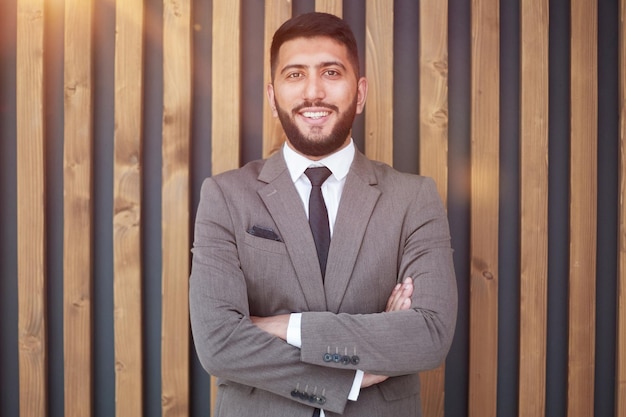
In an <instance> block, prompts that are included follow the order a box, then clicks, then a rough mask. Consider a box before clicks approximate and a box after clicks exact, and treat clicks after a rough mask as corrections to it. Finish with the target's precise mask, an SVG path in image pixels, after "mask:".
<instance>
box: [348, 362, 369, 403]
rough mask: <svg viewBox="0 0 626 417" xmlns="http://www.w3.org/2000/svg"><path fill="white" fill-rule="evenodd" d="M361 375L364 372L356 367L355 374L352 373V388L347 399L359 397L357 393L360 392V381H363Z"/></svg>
mask: <svg viewBox="0 0 626 417" xmlns="http://www.w3.org/2000/svg"><path fill="white" fill-rule="evenodd" d="M363 375H365V372H363V371H361V370H359V369H357V371H356V375H354V382H352V388H351V389H350V394H348V399H349V400H350V401H356V400H357V399H358V398H359V394H360V393H361V382H363Z"/></svg>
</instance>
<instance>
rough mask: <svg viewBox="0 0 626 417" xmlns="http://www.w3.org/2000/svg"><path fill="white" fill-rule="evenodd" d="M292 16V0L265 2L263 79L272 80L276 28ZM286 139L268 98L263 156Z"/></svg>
mask: <svg viewBox="0 0 626 417" xmlns="http://www.w3.org/2000/svg"><path fill="white" fill-rule="evenodd" d="M290 17H291V0H275V1H266V2H265V26H264V28H265V29H264V44H263V48H264V51H265V63H264V68H263V80H264V81H265V82H266V83H270V82H271V81H272V74H271V72H270V54H269V51H270V46H271V44H272V37H273V36H274V32H276V29H278V28H279V27H280V25H282V24H283V22H285V21H286V20H287V19H289V18H290ZM263 96H264V97H265V96H266V86H265V85H264V86H263ZM284 141H285V133H284V132H283V128H282V126H281V125H280V122H279V120H278V119H275V118H274V116H272V111H271V109H270V106H269V102H268V101H267V99H266V100H265V101H264V102H263V156H268V155H270V154H272V153H274V152H276V150H278V149H279V148H280V146H281V145H282V144H283V142H284Z"/></svg>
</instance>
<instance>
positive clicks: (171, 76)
mask: <svg viewBox="0 0 626 417" xmlns="http://www.w3.org/2000/svg"><path fill="white" fill-rule="evenodd" d="M15 1H16V2H17V5H18V15H17V29H18V30H17V38H16V39H17V43H16V50H17V57H16V65H17V69H18V71H17V79H16V87H17V94H16V109H17V123H16V125H17V194H18V195H17V205H18V213H19V215H18V219H17V220H18V229H17V230H18V260H17V262H18V275H19V281H18V284H19V286H18V292H19V294H18V295H19V298H18V305H19V336H18V338H19V367H20V368H19V385H20V415H22V416H27V417H31V416H41V415H46V414H47V412H48V406H49V405H48V402H49V401H48V398H47V397H48V393H49V392H50V387H48V386H47V384H48V377H47V372H48V365H47V361H48V359H47V351H48V348H47V340H46V332H47V319H48V316H47V306H46V299H47V298H46V297H47V296H46V294H47V292H48V289H47V280H46V270H47V266H46V264H47V260H46V249H47V248H46V244H47V240H46V231H47V228H48V225H47V224H46V213H47V207H46V205H47V204H46V203H47V200H46V194H47V190H46V186H45V185H46V180H45V178H46V175H47V170H48V169H49V167H47V166H46V164H47V162H46V159H45V155H46V140H45V137H44V136H45V133H44V132H45V127H44V121H45V112H46V109H45V105H46V101H45V94H44V92H45V85H44V79H45V71H46V69H45V68H44V67H45V65H44V52H45V51H44V45H45V42H44V39H45V36H44V35H45V34H44V32H45V27H44V26H45V25H44V20H45V19H44V18H45V13H46V7H44V3H45V2H44V1H43V0H15ZM100 1H103V0H88V1H84V0H66V1H65V3H64V7H65V33H64V46H65V63H64V67H63V68H64V69H63V71H64V74H63V75H64V77H63V78H64V84H65V85H64V94H65V96H64V115H65V119H64V160H63V161H64V162H63V164H64V166H63V174H64V184H63V187H64V196H63V203H64V206H63V207H64V209H63V217H64V219H65V220H66V221H65V222H64V241H63V246H64V251H63V253H64V259H63V263H64V303H63V307H64V308H63V316H64V317H63V327H64V362H65V363H64V373H65V390H64V392H65V398H64V399H63V401H64V403H65V405H64V407H65V413H66V415H76V416H89V415H92V414H93V411H94V410H93V408H94V401H93V395H97V394H94V393H93V388H94V382H93V369H92V365H91V364H92V363H93V361H94V359H95V358H94V357H93V356H92V355H93V351H94V346H93V345H92V333H93V331H94V330H93V328H92V322H93V317H92V311H91V310H92V298H93V296H94V295H92V290H91V288H92V278H93V261H92V250H93V245H94V240H95V239H96V237H94V235H93V232H92V227H93V222H94V211H93V207H92V204H93V195H92V193H93V190H92V187H93V178H94V176H93V173H92V171H93V160H92V158H93V157H94V155H93V140H94V139H93V132H92V129H93V114H92V113H93V104H92V103H93V101H94V97H93V94H94V91H95V90H94V87H93V85H92V84H93V81H92V79H91V76H92V74H93V68H92V62H93V56H94V54H95V52H96V51H94V50H93V45H94V42H93V37H92V34H93V28H92V26H93V13H94V5H95V4H98V2H100ZM345 2H346V0H343V1H329V0H316V1H315V9H316V10H319V11H327V12H331V13H335V14H338V15H342V14H343V5H344V3H345ZM115 3H116V4H115V7H116V10H115V13H116V17H115V28H116V34H115V62H114V64H113V66H112V67H111V68H113V69H114V71H115V75H114V84H115V89H114V98H113V100H114V124H115V128H114V137H113V138H112V140H113V142H114V155H113V159H114V160H113V166H112V169H113V189H112V190H111V192H112V194H113V223H112V225H111V227H112V231H113V284H114V300H113V308H114V311H113V312H112V314H113V325H114V335H115V341H114V348H115V352H114V360H115V364H111V366H113V365H114V366H115V396H116V398H115V415H116V416H137V415H142V414H145V410H144V395H145V389H146V388H145V385H146V384H145V383H144V378H145V375H144V370H143V362H144V360H145V356H144V355H145V349H146V348H145V346H144V343H143V341H142V334H143V329H144V326H145V325H146V323H145V318H144V317H142V315H143V314H144V309H143V303H144V298H143V297H144V289H143V288H142V279H143V274H144V267H143V264H142V259H143V257H144V256H145V254H144V245H143V244H142V241H141V236H142V230H144V229H143V228H145V227H147V225H146V224H145V220H144V219H142V215H141V213H142V209H143V207H142V205H143V204H144V203H143V201H142V194H143V192H144V190H143V187H145V179H144V175H143V164H142V161H143V158H144V157H145V155H146V154H147V152H146V150H145V149H143V146H142V136H143V134H144V133H143V130H144V129H143V126H142V121H143V120H144V114H143V113H144V109H143V107H144V105H145V103H144V99H145V96H144V94H143V92H144V79H143V76H144V73H145V68H144V65H145V64H144V61H143V55H144V44H145V42H146V41H145V32H146V28H145V25H144V21H145V18H146V16H145V11H144V7H145V3H144V2H143V1H141V0H132V1H131V0H118V1H117V2H115ZM292 3H293V2H292V1H290V0H276V1H266V2H265V5H264V13H265V16H264V26H263V34H262V35H260V36H263V46H264V48H265V51H268V50H269V45H270V42H271V35H272V34H273V32H274V31H275V29H276V28H277V27H278V26H279V25H280V24H281V23H282V22H283V21H285V20H286V19H287V18H289V16H291V14H292ZM625 3H626V0H620V2H619V4H620V32H619V39H620V49H619V50H620V58H619V60H620V64H619V65H620V69H619V72H618V74H619V79H620V89H619V91H620V110H619V111H620V113H619V114H620V147H621V154H620V179H619V185H620V191H619V204H620V207H619V214H620V220H619V228H620V229H619V237H620V238H619V240H618V243H619V248H616V251H617V253H618V255H619V265H618V270H619V275H618V277H617V278H618V284H617V288H618V293H617V324H618V326H617V332H616V339H617V352H616V371H615V381H616V382H615V387H616V393H615V398H616V404H615V415H616V416H619V417H626V365H625V364H626V293H625V290H624V287H626V285H625V282H626V273H625V272H624V271H626V255H625V254H626V248H625V245H626V243H625V242H626V237H625V236H626V230H625V228H626V220H625V219H626V208H625V204H624V193H625V192H626V185H625V183H626V180H625V178H626V168H625V167H626V163H625V162H624V161H625V160H626V156H625V151H624V149H625V148H626V145H625V143H626V104H625V100H626V99H625V97H626V87H625V86H626V58H625V56H626V46H625V45H626V41H625V36H626V35H625V29H624V27H625V26H624V25H625V21H626V6H625ZM212 4H213V9H212V18H211V19H212V32H211V41H212V57H211V58H212V61H213V65H212V80H211V84H212V101H211V107H212V108H211V116H212V118H211V121H212V122H211V123H212V124H211V133H210V136H211V137H210V140H211V148H212V156H211V169H212V173H213V174H216V173H219V172H222V171H225V170H227V169H232V168H237V167H238V166H240V164H241V163H242V161H241V153H242V151H241V144H242V142H243V141H244V138H242V137H241V136H242V133H241V132H242V128H241V126H242V124H243V120H242V114H241V107H242V96H243V95H244V92H243V91H242V82H241V79H242V74H243V69H242V60H241V55H242V51H243V48H242V42H243V40H242V39H243V38H242V36H241V34H242V31H244V30H246V28H245V27H243V25H242V15H243V13H244V11H245V10H246V9H245V8H246V7H247V4H246V2H245V1H241V0H236V1H232V0H214V1H213V3H212ZM548 6H549V0H521V1H520V11H519V14H520V29H521V31H520V68H519V71H520V72H519V73H520V137H521V140H520V149H519V153H520V219H519V221H520V223H519V224H520V228H519V229H520V230H519V233H520V253H519V258H520V276H519V285H520V306H519V317H520V323H519V324H520V333H519V337H520V345H519V380H518V385H517V386H518V387H519V392H518V404H519V416H524V417H525V416H542V415H545V409H546V401H547V399H546V366H547V364H546V345H547V343H548V342H547V340H548V336H547V329H546V324H547V320H548V318H547V315H548V314H547V284H548V274H547V268H548V255H547V251H548V249H547V247H548V207H547V201H548V160H549V155H548V121H549V117H550V115H549V114H548V113H549V112H548V101H549V100H548V91H549V86H548V81H549V78H548V74H549V67H548V60H549V58H548V34H549V31H548V29H549V19H548ZM365 8H366V9H365V34H364V35H365V46H366V48H365V62H366V68H365V73H366V75H367V77H368V79H369V83H370V91H369V94H368V103H367V106H366V110H365V152H366V153H367V155H368V156H370V157H372V158H374V159H378V160H382V161H385V162H387V163H390V164H393V162H394V161H393V141H392V137H393V135H394V131H393V115H394V113H393V106H394V96H393V91H394V88H393V87H394V78H393V76H392V74H393V71H394V56H393V53H394V37H393V31H392V30H390V28H392V27H393V25H394V7H393V2H391V1H389V0H367V1H366V2H365ZM597 8H598V2H597V0H592V1H589V0H572V2H571V16H570V19H571V20H570V21H571V33H572V37H571V45H570V46H571V65H570V71H571V73H570V75H571V85H570V91H571V107H570V112H571V121H570V129H571V137H570V139H571V140H570V143H571V153H570V155H569V156H568V157H569V161H570V164H571V166H572V167H576V169H572V170H571V174H570V178H569V183H570V196H571V197H570V201H569V209H570V219H569V220H570V229H569V233H570V248H569V253H570V260H569V261H570V264H569V288H570V294H569V323H568V327H569V341H568V346H569V349H568V376H567V381H565V382H564V384H565V385H566V387H567V413H568V415H570V416H588V415H593V413H594V397H593V394H592V393H593V392H594V376H595V372H596V369H595V338H594V337H590V335H593V334H595V331H596V328H595V327H596V324H595V323H596V317H595V310H596V304H595V303H596V300H595V296H596V292H595V279H594V278H595V267H596V250H597V247H596V246H597V243H596V225H597V222H598V221H601V219H598V218H597V217H598V216H597V208H596V206H595V204H596V199H595V198H594V197H595V196H596V194H597V186H596V182H597V180H598V173H597V154H598V153H597V140H598V137H597V123H598V114H597V106H598V97H597V94H598V91H597V81H598V77H597V69H596V61H597V43H598V37H597V36H598V35H597V27H598V22H597V19H598V14H597ZM471 9H472V15H471V86H470V97H469V99H470V102H471V114H470V115H469V117H470V125H471V132H470V136H471V156H470V163H471V181H470V182H471V189H470V194H469V199H470V203H469V204H470V211H471V214H470V224H469V226H470V229H471V237H470V240H469V245H470V247H469V251H470V261H471V263H470V264H469V265H467V271H464V270H458V271H457V273H458V274H459V276H460V277H461V278H463V277H465V276H466V273H467V274H469V278H468V279H469V290H470V294H469V319H468V320H469V330H468V332H469V348H470V350H469V355H468V360H469V362H468V369H469V375H468V378H469V381H468V389H467V394H468V410H467V415H469V416H479V417H495V416H496V414H497V405H498V404H497V401H498V395H497V390H498V321H499V320H498V311H499V305H498V301H499V300H498V298H499V276H498V272H499V264H498V257H499V254H498V246H497V245H498V240H499V228H498V218H499V212H498V210H499V202H500V198H501V196H500V195H499V186H500V183H499V180H500V175H501V174H500V169H501V168H500V155H499V153H500V141H502V140H503V138H501V137H500V121H499V110H500V109H499V96H500V87H499V79H500V78H499V77H500V65H499V59H500V38H499V37H500V33H501V32H500V16H499V13H500V10H499V1H497V0H472V7H471ZM396 12H397V11H396ZM419 14H420V22H419V28H420V32H419V33H420V36H419V44H417V43H416V45H417V46H416V47H419V52H420V54H419V59H420V64H419V68H416V77H419V89H420V107H419V109H417V110H416V112H419V116H418V114H417V113H416V117H417V116H418V117H419V126H420V127H419V130H420V131H419V135H417V136H419V171H420V173H422V174H425V175H429V176H432V177H433V178H435V180H436V182H437V185H438V187H439V191H440V193H441V196H442V198H443V200H444V202H446V203H448V197H449V196H448V177H449V175H448V174H449V172H450V170H451V169H452V167H451V166H449V163H448V158H449V155H448V151H449V149H448V146H449V145H448V139H449V138H448V135H449V132H448V122H449V120H450V119H451V118H452V117H454V116H453V115H449V109H448V76H449V75H448V43H449V39H448V33H449V30H448V29H449V28H448V20H449V16H448V14H449V9H448V2H447V1H421V2H420V7H419ZM162 24H163V32H162V34H163V38H162V41H163V117H162V125H161V131H162V137H161V143H162V148H161V149H160V154H161V157H162V177H161V178H160V181H161V184H160V187H161V189H160V192H161V194H160V195H161V216H162V218H161V220H162V223H161V225H160V226H161V232H162V242H161V251H162V254H161V259H160V261H161V262H162V276H161V283H162V298H161V304H162V315H161V317H160V323H161V326H162V327H161V336H162V337H161V343H162V344H161V346H160V350H159V351H160V353H161V363H160V366H161V369H160V371H161V378H162V381H161V408H162V409H161V411H162V415H164V416H168V417H170V416H173V417H186V416H190V415H191V414H193V413H192V411H191V410H190V401H191V400H190V383H191V384H193V380H192V377H191V372H190V358H189V351H190V338H189V331H188V305H187V279H186V277H187V276H188V275H189V260H190V258H189V249H190V241H191V238H192V237H191V236H190V233H189V231H190V226H191V224H190V222H191V215H190V212H191V211H194V210H195V207H191V203H190V199H191V198H190V190H191V187H192V183H191V181H190V176H191V173H190V171H191V168H192V167H191V158H190V155H191V147H192V143H191V137H192V129H191V122H192V120H191V115H192V107H193V97H192V96H193V95H192V91H193V90H192V89H193V86H192V80H193V78H192V75H193V74H192V72H193V70H192V68H193V58H192V37H193V32H194V24H196V23H195V20H194V18H193V11H192V7H191V0H163V21H162ZM263 68H264V69H263V87H262V90H260V91H259V92H258V93H259V94H260V95H262V96H263V102H264V107H263V121H262V123H263V146H262V148H263V149H262V154H263V155H264V156H267V155H269V154H270V153H272V152H274V151H276V149H278V147H279V146H280V145H281V144H282V143H283V141H284V137H283V133H282V130H281V128H280V125H279V124H278V122H277V121H276V120H275V119H274V118H273V117H272V115H271V112H270V111H269V107H268V105H267V102H266V99H265V92H266V91H265V89H266V84H267V82H269V80H270V73H269V57H268V55H267V52H266V53H265V58H264V62H263ZM207 140H208V139H207ZM95 157H96V158H98V155H95ZM590 196H591V198H590ZM69 219H71V221H68V220H69ZM151 262H153V260H151ZM456 372H457V370H456V369H446V367H444V366H442V367H440V368H438V369H436V370H433V371H430V372H426V373H424V374H423V386H422V397H423V402H424V415H425V416H426V417H443V416H444V415H446V410H445V405H446V404H447V401H446V396H445V386H446V380H445V375H446V374H452V375H456ZM215 393H216V387H215V384H214V381H213V384H212V386H211V393H210V397H211V399H210V400H211V401H214V399H215ZM206 400H207V401H209V399H206Z"/></svg>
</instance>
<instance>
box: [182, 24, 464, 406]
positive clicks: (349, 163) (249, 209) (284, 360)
mask: <svg viewBox="0 0 626 417" xmlns="http://www.w3.org/2000/svg"><path fill="white" fill-rule="evenodd" d="M271 69H272V82H271V84H269V85H268V87H267V95H268V99H269V102H270V105H271V108H272V111H273V113H274V116H276V117H278V118H279V119H280V122H281V124H282V126H283V128H284V131H285V134H286V138H287V139H286V143H285V145H284V146H283V148H282V150H281V151H279V152H277V153H276V154H274V155H273V156H271V157H270V158H269V159H267V160H263V161H255V162H251V163H249V164H247V165H246V166H244V167H243V168H240V169H238V170H234V171H230V172H227V173H224V174H220V175H217V176H215V177H213V178H209V179H207V180H206V181H205V182H204V184H203V186H202V196H201V201H200V205H199V208H198V213H197V218H196V227H195V242H194V248H193V265H192V273H191V278H190V310H191V324H192V330H193V334H194V340H195V344H196V349H197V352H198V356H199V358H200V361H201V363H202V364H203V366H204V368H205V369H206V370H207V372H209V373H210V374H211V375H215V376H217V377H218V385H219V390H218V397H217V404H216V410H215V415H216V416H218V417H226V416H229V417H247V416H254V417H281V416H284V417H299V416H302V417H311V416H313V415H320V414H321V415H322V416H324V415H325V416H327V417H332V416H336V415H344V416H360V417H363V416H380V417H404V416H406V417H408V416H411V417H415V416H421V402H420V396H419V389H420V385H419V376H418V372H419V371H422V370H425V369H430V368H434V367H436V366H437V365H439V363H441V362H442V361H443V360H444V358H445V356H446V354H447V351H448V349H449V347H450V343H451V341H452V335H453V332H454V326H455V319H456V306H457V294H456V283H455V277H454V270H453V266H452V250H451V248H450V237H449V231H448V224H447V219H446V213H445V210H444V208H443V205H442V203H441V200H440V198H439V196H438V194H437V191H436V188H435V185H434V183H433V181H432V180H430V179H427V178H424V177H420V176H416V175H409V174H401V173H399V172H397V171H395V170H393V169H392V168H390V167H389V166H387V165H385V164H382V163H379V162H373V161H370V160H368V159H367V158H366V157H365V156H364V155H363V154H362V153H360V152H359V151H358V150H356V148H355V146H354V144H353V141H352V139H351V135H350V133H351V126H352V123H353V120H354V117H355V115H356V114H358V113H360V112H361V111H362V110H363V107H364V104H365V97H366V94H367V81H366V79H365V78H363V77H360V75H359V64H358V55H357V47H356V42H355V40H354V36H353V34H352V32H351V31H350V29H349V27H348V26H347V24H346V23H345V22H344V21H343V20H341V19H339V18H337V17H335V16H332V15H329V14H324V13H310V14H306V15H302V16H299V17H295V18H293V19H291V20H289V21H287V22H286V23H285V24H283V25H282V26H281V27H280V28H279V29H278V30H277V32H276V34H275V35H274V38H273V42H272V47H271ZM389 140H391V138H389ZM311 166H312V167H320V166H325V167H328V168H329V169H330V171H331V172H332V174H330V173H329V174H330V176H329V177H328V178H327V179H326V180H325V181H324V182H323V184H322V185H321V186H320V185H316V186H315V187H314V186H312V183H315V182H316V181H317V180H315V179H313V180H309V174H310V171H308V170H307V168H309V167H311ZM322 170H323V169H322ZM317 171H319V169H318V170H317ZM320 182H321V181H320ZM316 187H318V188H317V190H315V188H316ZM320 189H321V194H322V196H321V197H320V195H319V190H320ZM309 197H310V198H311V201H309ZM322 197H323V202H321V201H320V199H321V198H322ZM309 204H311V206H309ZM315 204H317V206H316V205H315ZM319 204H321V207H322V210H318V209H320V206H319ZM324 205H325V207H324ZM326 215H327V217H328V220H325V218H324V216H326ZM318 216H322V218H323V220H322V221H321V222H320V223H315V222H317V221H318V220H316V219H318ZM309 220H310V221H311V223H312V224H311V225H310V224H309ZM318 224H322V225H323V226H324V225H325V227H326V228H327V229H328V228H329V230H328V231H324V230H323V228H322V231H320V230H319V229H318ZM320 235H321V236H322V237H323V236H324V235H326V236H327V237H326V239H327V240H328V239H329V238H330V246H329V247H325V244H324V242H323V238H320V237H318V236H320ZM326 244H328V242H326ZM316 249H317V250H316ZM326 259H327V260H326Z"/></svg>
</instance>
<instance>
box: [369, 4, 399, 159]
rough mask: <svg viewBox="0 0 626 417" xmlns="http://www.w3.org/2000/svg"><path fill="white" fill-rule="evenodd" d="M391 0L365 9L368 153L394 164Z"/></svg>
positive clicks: (370, 155) (370, 156) (372, 157)
mask: <svg viewBox="0 0 626 417" xmlns="http://www.w3.org/2000/svg"><path fill="white" fill-rule="evenodd" d="M389 3H390V2H389V1H387V0H367V1H366V3H365V4H366V8H365V21H366V25H365V26H366V28H365V45H366V48H365V49H366V50H365V74H367V79H368V86H369V87H368V93H367V108H368V110H369V111H366V113H365V154H366V155H367V156H368V158H371V159H375V160H378V161H383V162H386V163H388V164H390V165H391V164H393V140H392V138H393V31H391V30H389V28H391V27H393V7H390V4H389Z"/></svg>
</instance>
